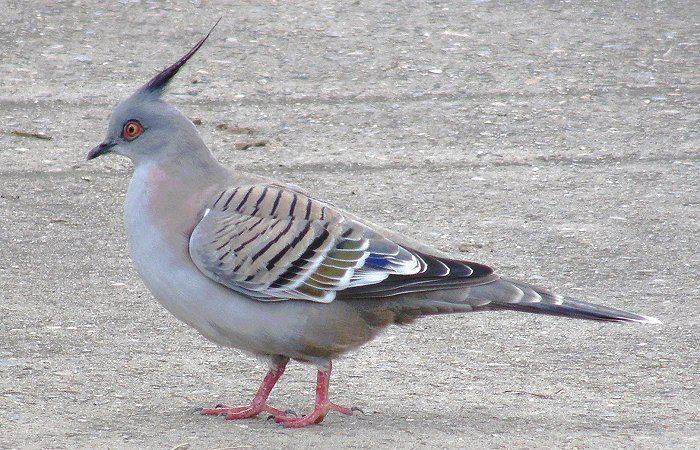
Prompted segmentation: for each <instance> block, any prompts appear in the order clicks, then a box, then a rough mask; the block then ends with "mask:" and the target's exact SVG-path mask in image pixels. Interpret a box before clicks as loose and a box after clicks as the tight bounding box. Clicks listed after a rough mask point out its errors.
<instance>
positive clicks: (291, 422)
mask: <svg viewBox="0 0 700 450" xmlns="http://www.w3.org/2000/svg"><path fill="white" fill-rule="evenodd" d="M329 364H330V363H329ZM330 378H331V368H330V367H329V368H328V371H327V372H323V371H320V370H319V371H318V375H317V377H316V405H315V406H314V409H313V411H311V412H310V413H309V414H307V415H306V416H304V417H286V416H278V417H275V422H277V423H281V424H282V425H284V427H285V428H302V427H306V426H309V425H313V424H315V423H321V422H323V419H325V418H326V414H328V412H329V411H338V412H339V413H342V414H345V415H348V416H352V412H353V410H357V409H356V408H346V407H345V406H340V405H336V404H335V403H333V402H331V401H330V400H329V399H328V384H329V382H330Z"/></svg>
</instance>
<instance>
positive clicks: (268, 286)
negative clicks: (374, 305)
mask: <svg viewBox="0 0 700 450" xmlns="http://www.w3.org/2000/svg"><path fill="white" fill-rule="evenodd" d="M189 251H190V255H191V257H192V260H193V261H194V263H195V264H196V265H197V267H198V268H199V269H200V270H201V271H202V272H203V273H204V274H205V275H206V276H207V277H209V278H211V279H213V280H214V281H217V282H218V283H221V284H223V285H225V286H227V287H229V288H231V289H234V290H236V291H239V292H241V293H243V294H245V295H248V296H250V297H252V298H255V299H258V300H261V301H279V300H290V299H297V300H310V301H315V302H323V303H328V302H331V301H333V299H335V298H336V296H337V295H338V293H339V292H343V295H352V292H353V291H354V290H357V294H358V295H359V296H360V297H368V296H379V297H381V296H384V295H385V294H386V295H396V292H397V291H401V290H402V286H406V288H409V287H410V288H411V290H412V291H413V290H415V289H416V286H418V289H429V288H430V285H431V283H433V284H435V283H437V282H440V283H438V284H442V283H441V282H443V281H444V282H448V281H449V283H448V285H449V284H451V283H455V282H459V280H460V279H461V280H466V279H467V278H470V277H471V276H472V275H474V269H473V268H472V267H470V265H468V264H466V263H463V262H458V261H452V260H445V259H440V258H436V257H432V256H428V255H425V254H422V253H419V252H416V251H412V250H411V249H409V248H406V247H404V246H401V245H399V244H397V243H395V242H393V241H392V240H391V239H389V238H387V237H385V236H383V235H381V234H380V233H378V232H376V231H374V230H373V229H371V228H370V227H368V226H366V225H364V224H362V223H360V222H359V221H357V220H353V219H351V218H349V217H347V216H346V215H344V214H343V213H342V212H340V211H339V210H337V209H336V208H334V207H333V206H331V205H330V204H328V203H325V202H322V201H319V200H316V199H313V198H311V197H309V196H307V195H305V194H303V193H301V192H297V191H295V190H293V189H290V188H287V187H284V186H278V185H272V184H261V185H252V186H239V187H235V188H230V189H226V190H223V191H221V192H219V193H218V194H217V195H216V196H215V197H214V198H213V199H212V202H211V203H210V205H209V206H208V207H207V208H206V209H205V210H204V213H203V216H202V219H201V220H200V222H199V223H198V224H197V226H196V227H195V229H194V231H193V232H192V235H191V237H190V243H189ZM480 267H485V266H480ZM489 270H490V269H489ZM489 273H490V272H489ZM426 285H427V286H426Z"/></svg>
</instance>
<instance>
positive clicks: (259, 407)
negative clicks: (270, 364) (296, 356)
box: [202, 358, 289, 420]
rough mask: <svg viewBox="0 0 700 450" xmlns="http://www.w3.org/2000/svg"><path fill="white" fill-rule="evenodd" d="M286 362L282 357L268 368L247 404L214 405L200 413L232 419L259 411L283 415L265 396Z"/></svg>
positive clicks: (253, 414)
mask: <svg viewBox="0 0 700 450" xmlns="http://www.w3.org/2000/svg"><path fill="white" fill-rule="evenodd" d="M288 362H289V358H284V360H282V362H280V363H279V364H278V365H277V367H275V368H274V369H270V371H269V372H268V373H267V375H266V376H265V379H264V380H263V382H262V384H261V385H260V387H259V388H258V392H256V393H255V397H253V400H252V401H251V402H250V405H249V406H226V405H216V406H215V407H214V408H204V409H202V414H204V415H206V416H218V415H226V419H228V420H233V419H247V418H249V417H255V416H257V415H258V414H260V413H261V412H263V411H265V412H267V413H270V414H272V415H273V416H274V417H284V416H285V413H284V411H281V410H279V409H277V408H273V407H272V406H268V405H267V404H266V403H267V398H268V397H269V396H270V392H272V388H274V387H275V384H276V383H277V380H279V379H280V377H281V376H282V374H283V373H284V369H285V367H286V366H287V363H288Z"/></svg>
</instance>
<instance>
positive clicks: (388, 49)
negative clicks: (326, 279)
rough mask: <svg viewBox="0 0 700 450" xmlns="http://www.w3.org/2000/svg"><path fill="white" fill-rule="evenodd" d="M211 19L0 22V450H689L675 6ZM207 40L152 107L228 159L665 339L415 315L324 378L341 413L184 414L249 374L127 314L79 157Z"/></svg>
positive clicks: (115, 9)
mask: <svg viewBox="0 0 700 450" xmlns="http://www.w3.org/2000/svg"><path fill="white" fill-rule="evenodd" d="M45 3H46V4H45ZM227 3H228V4H227V5H226V6H223V5H222V4H219V3H217V4H214V2H186V3H177V2H148V1H146V2H138V1H120V2H110V3H109V4H108V5H107V6H105V5H104V4H103V2H96V1H94V0H89V1H56V2H51V3H50V4H48V2H19V1H12V0H11V1H9V3H6V4H5V5H6V6H3V7H2V8H0V29H2V30H3V32H2V33H0V45H1V46H2V47H3V49H4V50H3V54H2V56H0V220H1V221H2V222H1V223H0V448H6V447H7V448H49V447H51V448H80V447H91V448H94V447H100V448H106V447H110V448H177V449H180V450H182V449H185V448H191V449H196V448H228V447H231V448H247V447H261V448H263V447H266V448H280V447H283V446H284V447H290V448H313V447H317V448H335V447H354V448H357V447H372V448H397V447H399V448H422V447H438V448H440V447H444V448H448V447H452V448H454V447H473V448H484V447H488V448H552V447H558V448H562V447H564V448H621V447H623V448H624V447H628V448H640V447H641V448H698V447H700V422H699V421H698V417H699V416H700V395H699V393H698V387H699V386H698V385H699V384H700V383H699V375H698V374H699V373H700V351H699V350H698V347H699V345H700V320H699V319H700V308H699V306H700V286H699V283H698V274H699V273H700V244H699V238H698V236H700V229H699V228H700V227H699V223H698V218H699V217H700V194H699V192H700V170H699V169H700V139H699V137H698V129H699V128H700V108H699V107H698V105H699V104H700V75H699V72H698V67H700V51H699V48H700V34H699V31H698V30H699V24H698V17H700V6H698V3H697V2H694V1H686V2H675V1H670V2H653V3H649V2H624V3H620V4H619V5H611V4H610V2H571V3H568V2H561V3H559V2H547V3H533V4H527V5H520V3H519V2H514V3H512V4H509V5H504V4H502V3H500V2H490V1H471V2H463V1H453V2H449V1H444V2H428V3H426V2H401V3H398V2H393V1H379V2H369V1H354V2H353V1H343V2H320V3H317V2H294V5H291V4H288V3H287V2H276V3H271V4H266V3H264V2H260V5H257V6H256V5H255V4H253V2H244V3H241V2H227ZM219 16H223V20H222V22H221V24H220V25H219V28H218V29H217V30H216V31H215V32H214V34H213V35H212V38H211V40H210V41H209V42H208V43H207V44H206V46H205V47H204V48H203V49H202V51H201V52H200V53H199V54H198V55H197V56H196V57H195V58H194V59H193V60H192V61H191V62H190V64H189V65H188V67H187V68H186V69H184V70H183V73H182V74H181V75H180V76H179V78H178V80H177V81H176V82H175V83H173V84H174V86H173V89H172V90H171V93H170V94H169V100H170V101H171V102H172V103H174V104H177V105H178V106H179V107H180V108H181V109H182V110H183V111H184V112H185V113H186V114H188V116H190V117H191V118H192V119H197V122H198V123H199V124H200V125H199V128H200V130H201V133H202V135H203V137H204V139H205V141H206V142H207V143H208V144H209V145H210V146H211V148H212V149H213V150H214V152H215V153H216V155H217V156H218V157H219V158H220V159H221V160H222V161H224V162H225V163H226V164H228V165H231V166H237V167H238V168H241V169H243V170H247V171H254V172H258V173H262V174H266V175H271V176H275V177H279V178H282V179H284V180H287V181H291V182H294V183H297V184H299V185H302V186H304V187H305V188H307V189H309V190H310V191H312V192H314V193H316V194H318V195H319V196H321V197H323V198H326V199H329V200H331V201H333V202H335V203H337V204H339V205H342V206H344V207H347V208H349V209H351V210H353V211H355V212H358V213H360V214H362V215H363V216H366V217H368V218H370V219H371V220H374V221H376V222H379V223H382V224H384V225H386V226H389V227H391V228H394V229H397V230H400V231H405V232H408V233H409V234H411V235H413V236H414V237H417V238H420V239H423V240H425V241H427V242H429V243H431V244H433V245H435V246H436V247H438V248H440V249H443V250H446V251H450V252H452V253H454V254H455V255H458V256H459V257H462V258H466V259H472V260H476V261H481V262H485V263H488V264H491V265H493V266H495V267H496V268H497V269H498V271H499V272H500V273H502V274H506V275H509V276H512V277H519V278H522V279H524V280H528V281H532V282H536V283H539V284H543V285H546V286H550V287H556V289H557V291H558V292H561V293H565V294H569V295H572V296H576V297H579V298H582V299H586V300H590V301H597V302H600V303H604V304H608V305H612V306H618V307H622V308H627V309H630V310H633V311H636V312H641V313H645V314H648V315H652V316H656V317H658V318H659V319H661V320H662V321H663V322H664V324H663V325H661V326H634V325H627V326H620V325H610V324H597V323H590V322H582V321H573V320H565V319H557V318H547V317H537V316H532V315H526V314H514V313H512V314H509V313H480V314H471V315H462V316H443V317H437V318H430V319H425V320H421V321H419V322H418V323H417V324H416V325H415V326H412V327H408V328H391V329H389V330H388V331H387V332H386V333H384V334H383V335H382V336H381V337H380V338H379V339H377V340H375V341H373V342H372V343H370V344H369V345H367V346H366V347H364V348H362V349H361V350H359V351H357V352H355V353H353V354H350V355H348V356H347V357H346V358H345V359H343V360H339V361H337V363H336V365H335V371H334V377H333V380H332V385H331V390H332V396H333V398H334V399H335V400H336V401H338V402H339V403H344V404H348V405H356V406H358V407H360V408H362V409H363V410H364V411H365V413H366V414H365V415H362V414H358V415H356V416H354V417H351V418H346V417H340V416H337V415H330V416H329V417H328V418H327V420H326V421H325V422H323V424H322V425H320V426H314V427H311V428H308V429H303V430H284V429H282V428H280V427H279V426H277V425H275V424H273V423H272V422H269V421H266V420H265V418H264V417H261V418H259V419H253V420H246V421H241V422H233V421H225V420H223V419H217V418H212V417H202V416H200V415H199V414H198V409H199V408H201V407H203V406H211V405H213V404H215V403H217V402H228V403H240V402H244V401H246V400H248V399H249V397H250V396H251V394H252V392H253V391H254V390H255V388H256V387H257V384H258V382H259V381H260V379H261V378H262V376H263V372H264V369H262V368H261V367H259V366H258V365H256V362H255V361H253V360H251V359H250V358H248V357H247V356H243V355H241V354H239V353H238V352H236V351H233V350H229V349H222V348H218V347H216V346H215V345H213V344H211V343H209V342H208V341H206V340H204V339H203V338H201V337H200V336H199V335H198V334H197V333H196V332H195V331H193V330H191V329H189V328H188V327H187V326H185V325H184V324H181V323H179V322H177V321H176V320H175V319H174V318H173V317H171V316H170V315H169V314H168V313H167V312H166V311H165V310H163V309H162V308H161V307H160V306H159V305H158V304H157V303H156V301H155V300H153V299H152V298H151V296H150V294H149V293H148V291H147V290H146V289H145V287H144V286H143V284H142V283H141V281H140V280H139V279H138V277H137V276H136V274H135V272H134V271H133V269H132V268H131V264H130V261H129V258H128V254H127V249H126V241H125V237H124V232H123V227H122V218H121V208H122V203H123V200H124V193H125V189H126V185H127V182H128V179H129V176H130V166H129V163H128V162H127V161H126V160H123V159H118V158H104V159H102V160H98V161H95V162H91V163H87V162H85V161H84V155H85V153H86V152H87V150H88V149H89V148H90V147H91V146H92V145H94V144H96V143H98V142H100V141H101V139H102V133H103V132H104V130H105V128H106V118H107V116H108V114H109V111H110V109H111V107H112V106H113V105H114V103H115V102H116V101H117V100H119V99H120V98H122V97H124V96H125V95H128V94H129V93H131V92H132V91H133V90H134V89H135V88H136V87H138V86H139V85H140V84H141V83H143V82H145V81H146V80H147V79H148V78H149V77H150V76H152V75H153V74H154V73H155V72H156V71H157V70H159V69H161V68H162V67H164V66H165V65H167V64H169V63H170V62H172V61H173V60H174V59H175V58H176V57H178V56H179V55H180V54H182V53H183V52H184V51H185V50H186V49H188V48H189V47H190V46H191V45H192V44H193V43H194V42H195V41H196V40H197V39H198V38H199V37H200V36H201V35H202V34H203V33H204V32H205V31H206V30H207V29H208V28H209V27H210V26H211V24H212V23H213V22H214V21H215V20H216V18H218V17H219ZM18 131H19V132H20V133H19V135H18V133H16V132H18ZM23 132H24V133H27V132H28V133H41V134H42V135H46V136H49V137H51V138H52V139H51V140H44V139H40V138H37V137H33V136H31V135H22V133H23ZM249 144H251V145H252V144H258V145H260V146H252V147H250V148H247V149H245V150H243V149H242V148H245V147H247V146H248V145H249ZM314 379H315V375H314V370H313V369H312V368H310V367H306V366H302V365H299V364H292V365H290V369H289V370H288V373H287V374H286V375H285V377H284V378H283V379H282V381H281V382H280V384H279V387H278V388H276V389H275V391H274V392H273V394H272V403H273V404H274V405H276V406H279V407H282V408H292V409H295V410H297V411H304V410H305V409H306V408H308V407H309V406H310V404H311V399H312V395H313V382H314Z"/></svg>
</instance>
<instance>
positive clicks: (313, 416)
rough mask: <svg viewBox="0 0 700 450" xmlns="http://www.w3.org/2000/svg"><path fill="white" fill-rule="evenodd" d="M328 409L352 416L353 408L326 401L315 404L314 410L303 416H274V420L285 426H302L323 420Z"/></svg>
mask: <svg viewBox="0 0 700 450" xmlns="http://www.w3.org/2000/svg"><path fill="white" fill-rule="evenodd" d="M329 411H338V412H339V413H342V414H345V415H348V416H352V411H353V410H352V409H351V408H346V407H345V406H340V405H336V404H335V403H331V402H326V403H324V404H321V405H319V404H317V405H316V406H315V407H314V410H313V411H311V413H309V414H307V415H306V416H304V417H287V416H279V417H277V416H276V417H275V422H277V423H281V424H282V425H284V427H285V428H302V427H306V426H309V425H313V424H315V423H321V422H323V419H325V418H326V414H328V412H329Z"/></svg>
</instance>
